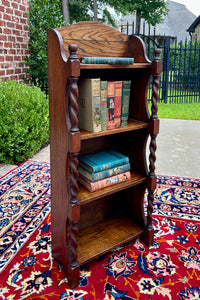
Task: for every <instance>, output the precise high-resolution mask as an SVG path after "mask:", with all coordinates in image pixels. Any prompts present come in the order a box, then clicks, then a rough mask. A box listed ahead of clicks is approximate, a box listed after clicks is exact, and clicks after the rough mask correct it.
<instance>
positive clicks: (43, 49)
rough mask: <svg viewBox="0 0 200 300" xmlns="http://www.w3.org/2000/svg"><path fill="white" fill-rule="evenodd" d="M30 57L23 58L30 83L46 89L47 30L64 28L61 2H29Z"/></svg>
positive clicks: (35, 0) (40, 0)
mask: <svg viewBox="0 0 200 300" xmlns="http://www.w3.org/2000/svg"><path fill="white" fill-rule="evenodd" d="M29 11H30V12H29V14H28V17H29V33H30V42H29V50H30V56H29V57H26V58H25V62H26V64H28V65H29V69H28V70H27V74H28V75H31V82H32V83H33V84H34V85H38V86H40V88H41V89H42V90H46V89H47V85H48V72H47V29H48V28H56V27H62V26H64V19H63V15H62V6H61V2H60V1H58V0H29Z"/></svg>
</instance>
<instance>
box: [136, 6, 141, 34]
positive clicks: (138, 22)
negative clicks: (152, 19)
mask: <svg viewBox="0 0 200 300" xmlns="http://www.w3.org/2000/svg"><path fill="white" fill-rule="evenodd" d="M140 23H141V11H139V10H136V26H135V30H136V34H139V33H140Z"/></svg>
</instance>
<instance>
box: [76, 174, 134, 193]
mask: <svg viewBox="0 0 200 300" xmlns="http://www.w3.org/2000/svg"><path fill="white" fill-rule="evenodd" d="M130 179H131V173H130V171H127V172H123V173H120V174H117V175H114V176H111V177H108V178H104V179H101V180H98V181H94V182H92V181H90V180H88V179H87V178H86V177H84V176H82V175H80V174H79V179H78V181H79V182H80V183H81V184H82V185H83V186H84V187H85V188H86V189H88V190H89V191H90V192H95V191H97V190H100V189H103V188H106V187H108V186H111V185H114V184H118V183H120V182H124V181H127V180H130Z"/></svg>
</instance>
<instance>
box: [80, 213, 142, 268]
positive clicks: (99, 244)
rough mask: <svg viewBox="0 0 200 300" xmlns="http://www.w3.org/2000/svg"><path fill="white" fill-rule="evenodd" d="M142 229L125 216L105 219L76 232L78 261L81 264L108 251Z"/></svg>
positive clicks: (138, 233) (137, 235)
mask: <svg viewBox="0 0 200 300" xmlns="http://www.w3.org/2000/svg"><path fill="white" fill-rule="evenodd" d="M143 231H144V229H143V228H141V227H140V226H138V225H136V224H135V223H134V222H133V221H132V220H130V219H129V218H127V217H125V216H120V217H115V218H112V219H108V220H105V221H103V222H100V223H98V224H96V225H93V226H91V227H89V228H86V229H83V230H81V231H80V232H79V234H78V239H77V241H78V248H77V253H78V261H79V264H80V265H83V264H85V263H87V262H89V261H91V260H93V259H95V258H97V257H99V256H101V255H103V254H105V253H107V252H108V251H110V250H112V249H114V248H116V247H119V246H120V245H124V244H125V243H127V242H129V241H131V240H134V239H135V238H137V237H139V236H140V235H141V234H142V233H143Z"/></svg>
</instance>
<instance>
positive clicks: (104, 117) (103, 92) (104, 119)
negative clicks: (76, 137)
mask: <svg viewBox="0 0 200 300" xmlns="http://www.w3.org/2000/svg"><path fill="white" fill-rule="evenodd" d="M100 90H101V92H100V93H101V96H100V97H101V130H102V131H106V130H107V81H104V80H103V81H101V82H100Z"/></svg>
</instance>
